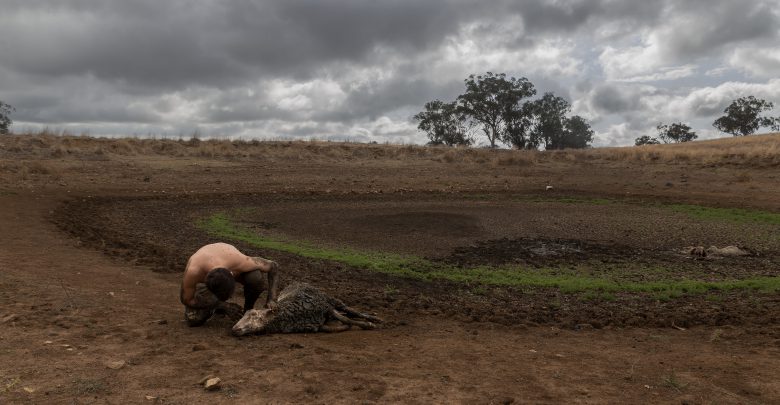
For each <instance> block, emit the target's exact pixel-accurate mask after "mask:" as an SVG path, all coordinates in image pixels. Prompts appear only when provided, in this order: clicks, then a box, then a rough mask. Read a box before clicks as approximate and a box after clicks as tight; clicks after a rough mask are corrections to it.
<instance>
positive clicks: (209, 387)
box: [203, 377, 222, 391]
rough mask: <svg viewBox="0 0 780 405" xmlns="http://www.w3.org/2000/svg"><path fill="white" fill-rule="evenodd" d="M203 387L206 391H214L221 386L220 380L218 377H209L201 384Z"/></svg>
mask: <svg viewBox="0 0 780 405" xmlns="http://www.w3.org/2000/svg"><path fill="white" fill-rule="evenodd" d="M203 388H205V389H206V391H216V390H218V389H220V388H222V380H220V379H219V377H214V378H209V379H208V380H206V382H205V383H204V384H203Z"/></svg>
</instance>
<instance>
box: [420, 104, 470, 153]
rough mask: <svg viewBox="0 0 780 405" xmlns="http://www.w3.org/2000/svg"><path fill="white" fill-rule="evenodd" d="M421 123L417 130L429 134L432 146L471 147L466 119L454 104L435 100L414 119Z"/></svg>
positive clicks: (426, 105)
mask: <svg viewBox="0 0 780 405" xmlns="http://www.w3.org/2000/svg"><path fill="white" fill-rule="evenodd" d="M413 118H414V119H415V120H417V121H419V122H420V124H419V125H417V128H418V129H419V130H421V131H425V132H426V133H427V134H428V139H429V140H430V142H429V144H431V145H442V144H443V145H447V146H453V145H470V144H471V138H470V137H469V135H468V126H467V125H468V124H467V122H466V117H465V116H464V115H463V114H462V113H460V112H459V111H458V109H457V106H456V104H455V103H454V102H452V103H445V102H443V101H441V100H433V101H429V102H427V103H425V111H423V112H420V113H418V114H416V115H415V116H414V117H413Z"/></svg>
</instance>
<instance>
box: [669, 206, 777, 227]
mask: <svg viewBox="0 0 780 405" xmlns="http://www.w3.org/2000/svg"><path fill="white" fill-rule="evenodd" d="M663 207H664V208H668V209H671V210H673V211H676V212H681V213H684V214H687V215H689V216H691V217H693V218H697V219H704V220H718V221H731V222H738V223H748V224H750V223H764V224H772V225H780V214H777V213H774V212H768V211H760V210H749V209H743V208H711V207H704V206H700V205H689V204H670V205H664V206H663Z"/></svg>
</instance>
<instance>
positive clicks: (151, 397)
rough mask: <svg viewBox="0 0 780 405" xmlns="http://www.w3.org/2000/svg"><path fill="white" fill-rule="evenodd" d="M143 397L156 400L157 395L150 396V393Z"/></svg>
mask: <svg viewBox="0 0 780 405" xmlns="http://www.w3.org/2000/svg"><path fill="white" fill-rule="evenodd" d="M144 398H146V399H147V400H149V401H154V400H156V399H157V397H154V396H151V395H147V396H145V397H144Z"/></svg>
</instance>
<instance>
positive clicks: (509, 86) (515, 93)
mask: <svg viewBox="0 0 780 405" xmlns="http://www.w3.org/2000/svg"><path fill="white" fill-rule="evenodd" d="M465 82H466V92H465V93H463V94H461V95H460V96H458V99H457V103H458V110H459V111H460V112H461V113H463V114H465V115H466V116H468V117H469V118H470V119H471V120H473V121H474V122H475V123H476V124H478V125H480V126H481V127H482V131H483V132H484V133H485V136H486V137H487V138H488V141H489V142H490V147H491V148H495V147H496V141H500V140H502V139H506V138H507V129H508V128H511V127H512V126H513V125H515V123H517V122H518V120H520V119H521V118H522V117H521V115H522V114H523V113H524V108H523V106H522V104H521V103H520V102H521V100H523V99H525V98H528V97H531V96H533V95H534V94H536V90H535V89H534V85H533V84H531V82H529V81H528V79H526V78H524V77H521V78H519V79H516V78H514V77H511V78H509V79H507V78H506V74H505V73H499V74H495V73H492V72H487V73H486V74H485V75H479V76H475V75H470V76H469V77H468V79H466V80H465Z"/></svg>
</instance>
